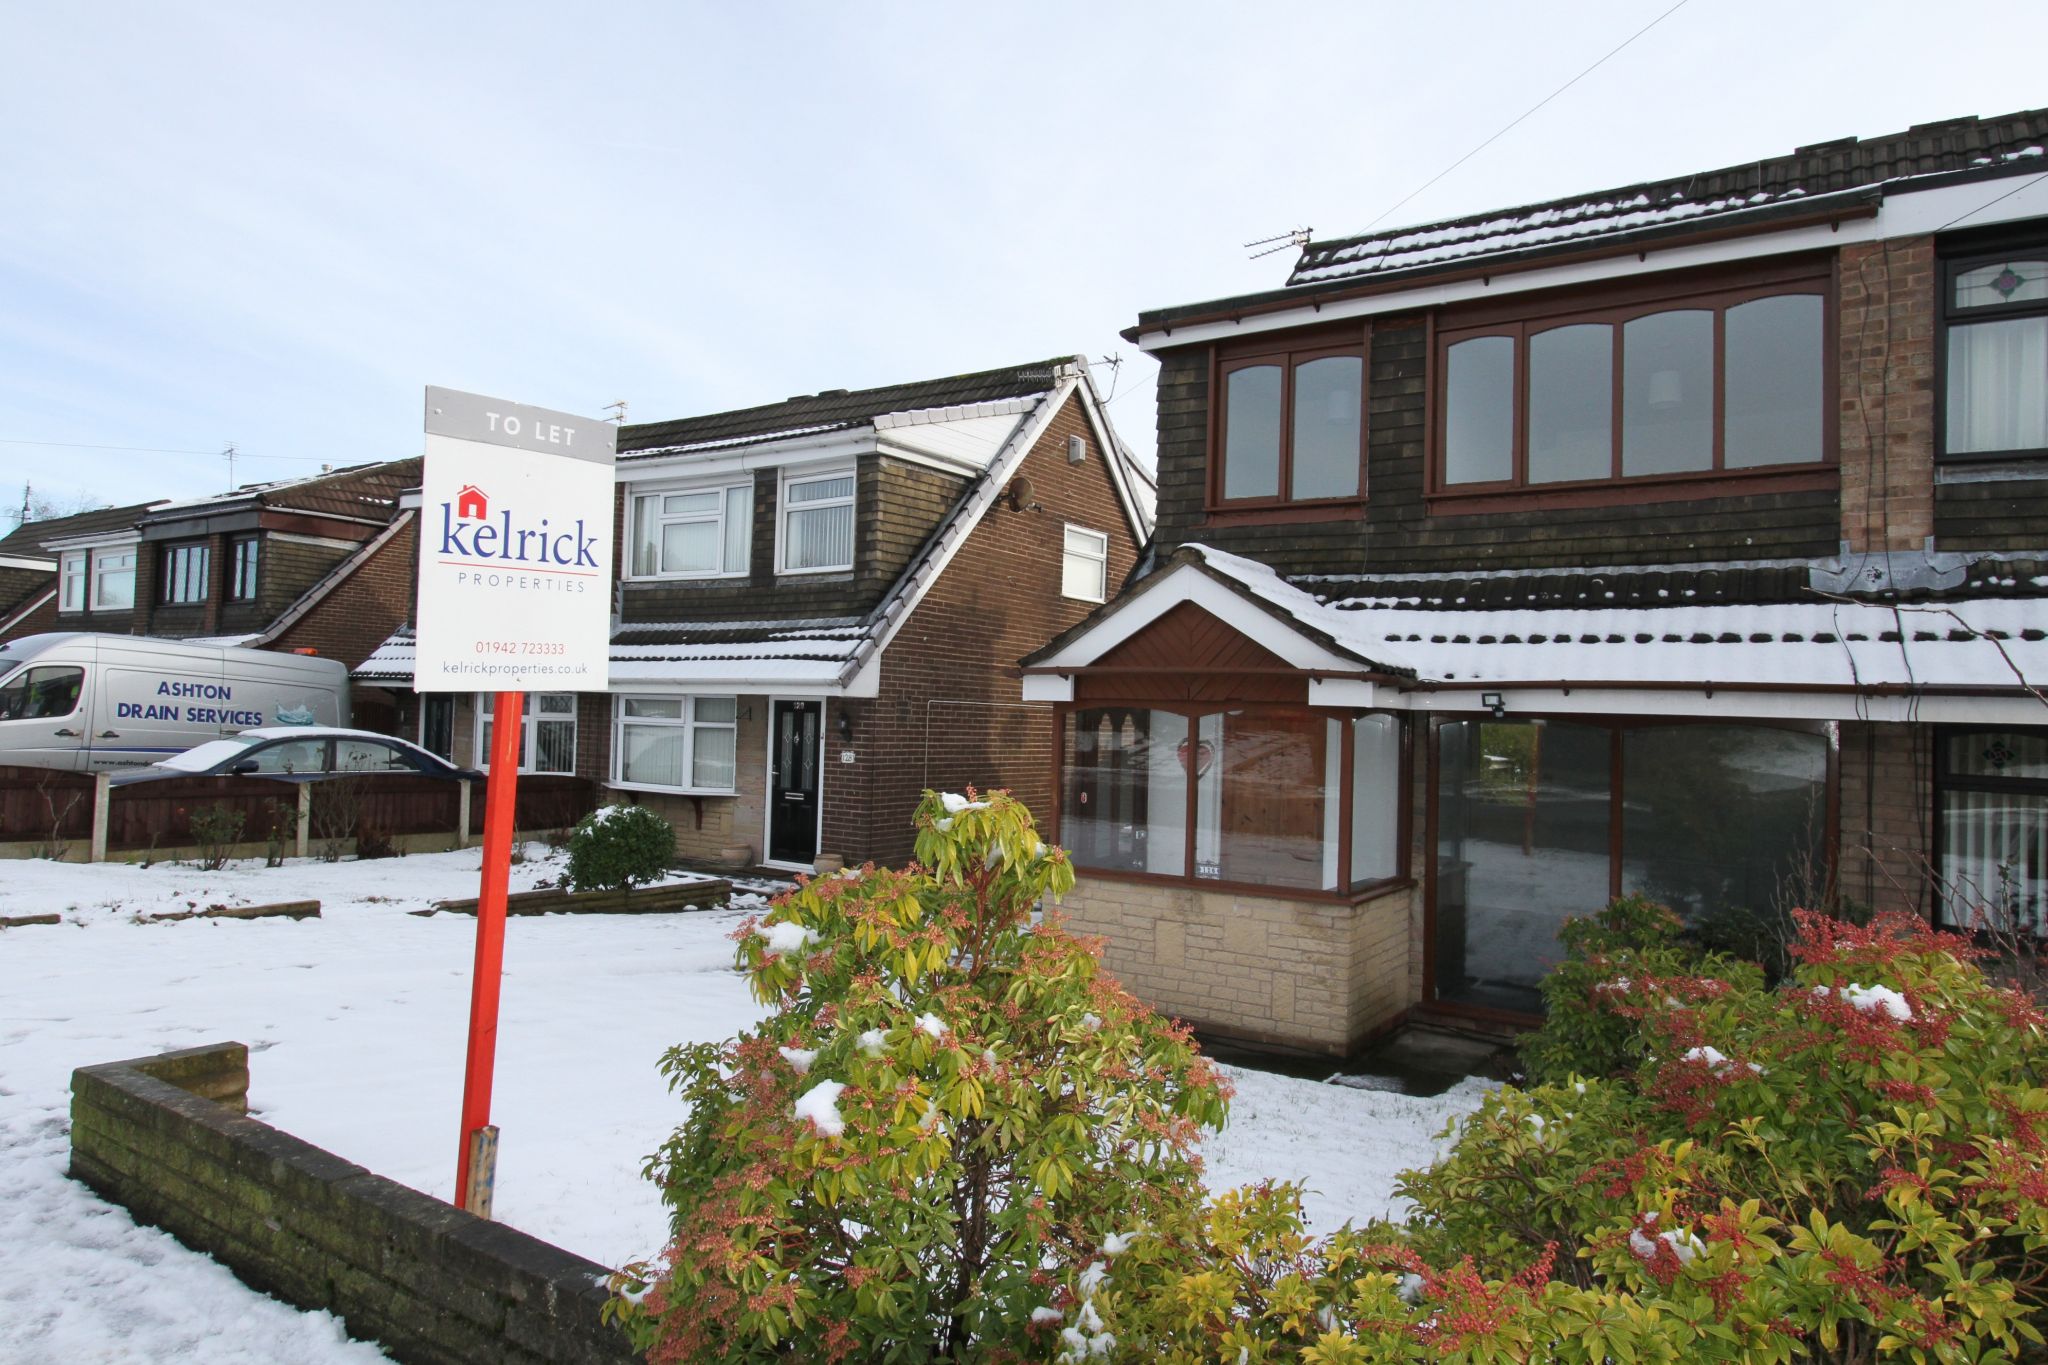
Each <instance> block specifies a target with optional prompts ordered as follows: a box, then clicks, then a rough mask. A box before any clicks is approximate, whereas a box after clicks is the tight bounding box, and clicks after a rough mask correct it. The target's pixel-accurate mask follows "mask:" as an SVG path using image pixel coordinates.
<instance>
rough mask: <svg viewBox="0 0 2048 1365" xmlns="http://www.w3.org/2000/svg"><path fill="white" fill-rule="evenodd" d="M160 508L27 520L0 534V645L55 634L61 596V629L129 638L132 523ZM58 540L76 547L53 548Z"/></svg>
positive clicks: (103, 509)
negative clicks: (62, 606) (112, 634)
mask: <svg viewBox="0 0 2048 1365" xmlns="http://www.w3.org/2000/svg"><path fill="white" fill-rule="evenodd" d="M157 505H158V504H156V503H153V502H140V503H133V504H130V505H128V506H125V507H101V508H96V509H94V510H93V511H90V512H79V513H75V514H73V515H71V516H65V517H45V518H43V519H42V520H39V521H25V522H23V523H22V524H21V525H20V526H17V527H16V528H15V529H14V530H12V531H10V532H8V534H7V535H6V536H5V537H0V643H4V642H5V641H8V640H13V639H17V638H19V637H21V636H23V635H39V634H41V633H43V632H44V631H49V630H56V629H58V619H59V605H60V599H61V602H62V604H63V605H64V606H65V608H66V610H65V611H64V614H63V620H64V622H65V624H64V627H63V628H64V629H67V630H113V631H119V632H120V633H122V634H127V633H128V630H129V627H130V624H131V622H132V619H133V616H134V609H135V545H136V540H137V536H136V531H135V521H136V518H138V517H140V516H141V515H142V514H143V513H145V512H147V511H149V510H150V509H151V508H152V507H155V506H157ZM59 542H61V543H62V544H64V545H66V546H71V547H75V548H73V549H70V550H68V551H64V552H60V551H58V550H55V549H52V548H49V547H50V546H53V545H56V544H58V543H59ZM60 558H61V560H62V569H63V572H62V574H61V575H60V574H59V571H58V569H59V561H60ZM87 621H90V622H91V624H83V623H84V622H87Z"/></svg>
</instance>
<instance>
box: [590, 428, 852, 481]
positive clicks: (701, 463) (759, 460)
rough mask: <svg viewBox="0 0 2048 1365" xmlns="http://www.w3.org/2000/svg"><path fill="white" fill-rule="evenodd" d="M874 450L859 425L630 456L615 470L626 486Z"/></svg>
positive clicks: (622, 459) (790, 463) (848, 456)
mask: <svg viewBox="0 0 2048 1365" xmlns="http://www.w3.org/2000/svg"><path fill="white" fill-rule="evenodd" d="M874 449H875V432H874V429H873V428H872V427H865V426H863V427H856V428H854V429H853V430H851V431H833V432H827V433H825V434H824V435H821V436H802V437H797V438H795V439H793V440H788V441H769V442H766V443H765V444H762V445H757V446H746V447H744V448H743V449H740V450H711V451H683V452H681V453H679V454H675V455H663V456H657V457H655V458H653V459H648V460H631V461H630V463H629V462H628V460H629V459H630V457H622V458H621V459H620V461H619V463H618V464H617V465H616V466H615V467H616V469H617V470H618V478H619V483H620V484H621V485H622V486H630V485H632V484H638V483H647V482H650V481H652V480H655V479H679V478H690V479H698V478H702V479H715V478H718V477H720V476H721V475H727V474H740V473H745V472H748V471H750V470H755V469H773V468H776V467H778V466H781V465H795V464H812V463H817V462H822V461H825V460H840V459H847V460H850V459H853V458H854V457H855V456H858V455H866V454H870V453H872V452H873V450H874Z"/></svg>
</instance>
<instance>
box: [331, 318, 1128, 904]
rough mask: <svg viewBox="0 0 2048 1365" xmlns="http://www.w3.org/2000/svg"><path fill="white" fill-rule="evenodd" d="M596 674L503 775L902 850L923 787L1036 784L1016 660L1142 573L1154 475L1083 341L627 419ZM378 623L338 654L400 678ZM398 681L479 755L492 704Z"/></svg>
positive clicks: (710, 818) (411, 722)
mask: <svg viewBox="0 0 2048 1365" xmlns="http://www.w3.org/2000/svg"><path fill="white" fill-rule="evenodd" d="M617 476H618V526H617V529H616V536H617V552H616V553H615V555H614V557H613V558H614V562H615V564H616V565H617V574H618V582H617V584H616V585H615V592H616V613H617V623H616V627H615V630H614V633H613V637H612V638H613V644H612V651H611V654H612V657H611V679H610V682H611V690H610V693H609V694H603V693H584V694H580V695H579V694H576V693H559V694H549V693H535V694H531V695H529V696H528V697H527V698H526V702H525V709H524V715H523V729H524V732H525V733H524V736H523V739H522V744H521V753H522V762H521V767H522V771H528V772H535V773H556V774H578V775H581V776H584V777H587V778H589V779H592V780H593V781H595V782H598V783H600V784H602V785H603V786H605V787H607V788H609V789H610V791H611V792H612V793H614V794H615V796H616V797H617V799H620V800H625V801H632V802H639V803H642V804H646V805H649V806H651V807H653V808H655V809H657V810H659V811H661V812H662V813H663V814H664V815H665V816H666V817H667V818H668V819H669V820H670V821H671V822H672V823H673V824H674V825H675V827H676V831H677V836H678V843H679V846H680V848H681V849H682V851H683V852H684V854H685V855H686V856H690V857H695V858H701V859H718V858H720V857H721V856H723V855H725V853H726V852H727V851H728V850H731V851H733V852H732V856H733V857H734V858H737V857H738V856H739V850H742V849H743V850H744V851H745V854H746V856H747V858H748V859H749V860H750V861H757V862H761V863H765V864H767V865H769V866H774V867H782V868H809V867H810V866H812V865H813V863H814V862H815V861H816V860H817V858H818V856H819V855H820V854H821V853H825V854H837V855H841V856H843V857H845V858H847V859H848V860H849V861H851V862H856V863H857V862H860V861H863V860H867V859H874V860H876V861H879V862H890V863H896V862H902V861H905V860H907V859H908V858H909V857H910V852H911V843H912V838H913V830H912V827H911V823H910V816H911V812H912V810H913V809H914V808H915V806H916V803H917V800H918V796H919V794H920V793H921V792H922V791H923V790H925V789H926V788H928V787H929V788H942V789H958V788H960V787H962V786H964V785H966V784H968V783H974V784H977V785H979V786H982V787H984V788H992V787H1006V788H1009V789H1010V790H1012V791H1014V792H1015V793H1016V794H1017V795H1019V796H1020V797H1021V798H1023V799H1024V800H1026V801H1028V802H1030V803H1032V805H1033V806H1034V808H1043V807H1046V806H1049V804H1050V802H1051V789H1050V781H1051V772H1050V768H1049V765H1048V764H1047V762H1046V759H1045V754H1046V749H1047V745H1048V744H1049V743H1050V737H1051V733H1052V729H1051V721H1052V707H1050V706H1049V705H1046V704H1045V703H1042V702H1020V701H1019V700H1018V698H1017V678H1018V673H1017V667H1016V660H1017V657H1018V656H1019V655H1020V654H1022V653H1023V652H1024V651H1025V650H1026V649H1029V648H1030V647H1031V646H1032V645H1034V644H1036V643H1038V642H1040V641H1042V640H1044V639H1046V638H1047V637H1049V636H1051V635H1053V634H1055V633H1057V632H1059V631H1060V630H1063V629H1065V628H1066V627H1067V626H1069V625H1072V624H1073V623H1075V622H1077V621H1079V620H1080V619H1081V618H1082V617H1084V616H1085V615H1086V614H1087V613H1088V612H1090V611H1092V610H1093V609H1094V608H1095V607H1096V606H1097V605H1098V604H1100V603H1101V602H1102V601H1103V600H1105V598H1106V597H1108V596H1109V594H1110V593H1112V592H1114V591H1115V588H1116V586H1117V585H1118V584H1119V583H1120V582H1122V580H1123V578H1124V576H1125V575H1127V574H1128V573H1129V572H1130V570H1131V568H1132V567H1133V565H1134V564H1135V563H1136V560H1137V555H1138V550H1139V547H1140V546H1141V545H1142V544H1143V543H1144V541H1145V539H1146V537H1147V535H1148V534H1149V531H1150V526H1151V517H1152V504H1153V497H1154V492H1153V487H1152V482H1151V478H1150V474H1149V472H1148V471H1146V470H1145V469H1143V468H1142V466H1140V465H1139V464H1138V463H1137V462H1136V461H1135V460H1134V459H1133V458H1132V457H1131V455H1130V453H1129V452H1128V451H1127V450H1126V449H1125V448H1124V446H1123V445H1122V443H1121V442H1119V441H1118V440H1117V438H1116V435H1115V432H1114V430H1113V429H1112V428H1111V426H1110V423H1109V420H1108V418H1107V416H1106V415H1105V414H1104V412H1103V410H1102V402H1101V399H1100V397H1099V396H1098V395H1097V393H1096V391H1095V388H1094V385H1093V381H1092V380H1091V379H1090V377H1089V374H1088V369H1087V366H1086V363H1085V362H1084V361H1083V360H1081V359H1080V358H1079V357H1073V358H1069V359H1060V360H1050V361H1042V362H1039V363H1035V364H1030V365H1019V366H1014V367H1011V368H1006V369H998V370H988V371H984V372H981V373H977V374H965V375H956V376H952V377H950V378H945V379H934V380H928V381H924V382H920V383H911V384H895V385H890V386H888V387H884V388H876V389H863V390H857V391H854V392H848V391H847V390H844V389H832V390H827V391H825V392H823V393H818V394H810V395H803V396H799V397H795V398H791V399H789V400H787V401H785V402H781V403H771V404H767V405H765V406H762V407H756V408H746V409H742V410H740V411H736V412H722V413H715V414H712V415H709V416H702V417H690V418H684V419H682V420H679V421H672V422H650V423H644V424H636V425H631V426H625V427H622V428H620V430H619V439H618V464H617ZM412 662H413V656H412V639H411V634H410V632H409V631H401V632H398V633H396V634H395V635H394V636H393V638H392V639H390V640H389V641H387V642H386V643H385V645H384V647H383V648H381V649H380V650H378V651H377V653H376V654H375V655H374V656H373V657H372V658H371V659H369V660H368V661H367V662H365V663H364V664H363V666H362V667H361V668H359V669H358V670H357V671H356V677H357V678H358V679H359V680H361V681H362V682H364V683H369V684H377V685H382V686H387V687H391V688H393V689H404V688H407V687H409V686H410V683H411V680H412ZM401 695H402V696H404V697H405V698H406V701H405V703H404V704H405V707H406V712H405V714H406V722H405V723H406V725H407V727H408V730H409V731H411V732H416V733H417V734H418V736H419V738H420V741H421V742H422V743H424V744H426V745H427V746H428V747H429V748H433V749H436V750H437V751H438V752H441V753H443V754H446V755H448V756H450V757H451V758H453V759H454V760H455V761H456V762H459V763H464V764H475V765H478V766H481V765H482V763H483V761H484V759H485V756H486V754H487V752H488V744H489V733H490V727H491V716H490V704H491V698H490V697H489V695H488V694H484V695H480V696H471V695H467V694H464V695H456V694H447V693H440V694H423V695H419V696H414V695H412V694H410V693H409V692H401Z"/></svg>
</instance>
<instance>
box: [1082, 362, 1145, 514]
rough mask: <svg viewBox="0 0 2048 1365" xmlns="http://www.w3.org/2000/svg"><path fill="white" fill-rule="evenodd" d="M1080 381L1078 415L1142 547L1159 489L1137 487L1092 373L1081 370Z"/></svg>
mask: <svg viewBox="0 0 2048 1365" xmlns="http://www.w3.org/2000/svg"><path fill="white" fill-rule="evenodd" d="M1083 379H1084V381H1085V382H1084V383H1083V384H1082V385H1081V388H1080V393H1081V415H1082V417H1083V418H1085V419H1086V421H1087V423H1088V429H1089V430H1090V431H1092V432H1094V433H1095V445H1096V447H1097V449H1099V450H1101V452H1102V461H1103V463H1104V464H1106V465H1108V466H1109V478H1110V482H1111V483H1112V484H1113V485H1115V487H1116V496H1117V501H1118V502H1120V503H1122V504H1123V508H1124V517H1125V519H1126V520H1127V521H1128V522H1129V523H1130V527H1131V535H1132V537H1133V538H1134V539H1136V541H1137V542H1138V544H1139V546H1140V547H1142V546H1143V545H1144V544H1145V542H1146V541H1148V540H1150V539H1151V538H1152V527H1153V525H1154V523H1155V520H1156V518H1157V516H1158V511H1159V490H1158V489H1157V487H1148V488H1145V489H1142V490H1141V489H1140V488H1139V486H1138V479H1137V476H1136V473H1135V471H1133V470H1132V468H1131V462H1132V461H1133V460H1134V459H1135V458H1136V457H1135V456H1133V455H1132V454H1131V452H1130V451H1128V450H1126V449H1125V448H1124V443H1123V442H1122V441H1120V440H1118V439H1117V435H1116V428H1114V427H1112V426H1111V425H1110V424H1109V412H1108V410H1107V409H1105V408H1104V407H1103V405H1102V395H1100V394H1098V393H1097V392H1095V376H1094V375H1093V374H1092V373H1085V372H1084V374H1083ZM1146 493H1150V494H1151V496H1150V497H1149V498H1148V497H1147V496H1145V494H1146Z"/></svg>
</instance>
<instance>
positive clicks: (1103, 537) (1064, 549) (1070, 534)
mask: <svg viewBox="0 0 2048 1365" xmlns="http://www.w3.org/2000/svg"><path fill="white" fill-rule="evenodd" d="M1077 537H1079V538H1080V539H1081V540H1082V541H1083V544H1081V545H1080V546H1076V545H1075V544H1074V541H1075V539H1076V538H1077ZM1077 564H1085V565H1092V566H1093V568H1094V573H1095V591H1094V592H1092V593H1087V592H1076V591H1075V583H1074V577H1073V575H1074V568H1075V566H1076V565H1077ZM1060 596H1062V597H1070V598H1072V599H1074V600H1075V601H1077V602H1106V601H1108V600H1109V533H1108V532H1107V531H1097V530H1093V529H1091V528H1089V527H1086V526H1076V525H1075V524H1074V523H1073V522H1071V521H1070V522H1067V523H1065V530H1064V532H1063V533H1062V537H1061V541H1060Z"/></svg>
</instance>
